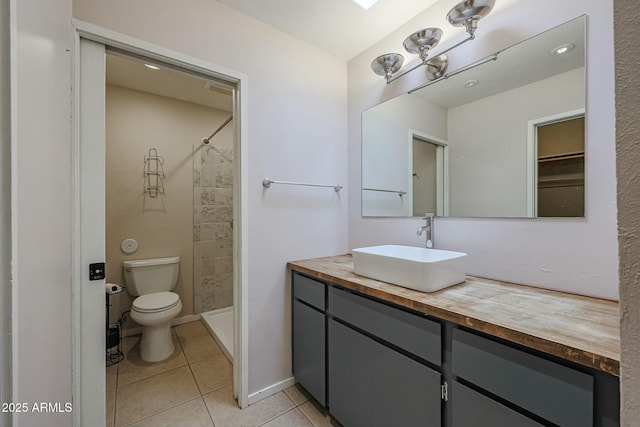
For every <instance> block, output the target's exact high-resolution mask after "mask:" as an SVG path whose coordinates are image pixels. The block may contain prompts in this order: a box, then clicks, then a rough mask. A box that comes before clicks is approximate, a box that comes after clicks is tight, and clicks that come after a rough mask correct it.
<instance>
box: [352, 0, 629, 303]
mask: <svg viewBox="0 0 640 427" xmlns="http://www.w3.org/2000/svg"><path fill="white" fill-rule="evenodd" d="M451 5H452V2H450V1H447V2H443V1H440V2H438V3H436V4H435V5H434V6H432V7H431V8H429V9H427V10H426V11H425V12H424V13H423V14H421V15H419V16H418V17H416V18H415V19H413V20H411V21H410V22H409V23H408V24H407V25H405V26H403V27H401V28H400V29H399V30H398V31H396V32H394V33H392V34H391V35H389V36H388V37H386V38H384V39H383V40H382V41H380V42H379V43H376V44H375V45H374V46H372V47H371V48H370V49H367V50H366V51H365V52H363V53H362V54H361V55H359V56H357V57H355V58H354V59H352V60H351V61H349V64H348V82H349V186H350V190H351V191H350V194H351V197H350V199H349V246H350V247H351V248H353V247H360V246H367V245H374V244H381V243H399V244H408V245H414V246H421V245H423V244H424V240H423V239H424V238H419V237H417V236H416V233H415V230H416V228H417V227H418V226H419V225H420V224H421V220H420V219H412V218H394V219H381V218H362V217H361V210H360V203H361V196H360V194H359V191H358V190H359V189H360V187H361V178H360V173H361V168H360V154H361V150H360V137H361V131H360V129H361V123H360V122H361V120H360V113H361V112H362V111H363V110H365V109H367V108H370V107H372V106H373V105H376V104H378V103H380V102H382V101H385V100H387V99H390V98H391V97H393V96H396V95H398V94H400V93H402V92H406V91H407V90H409V89H411V88H412V87H415V86H417V85H418V84H419V83H422V82H423V81H424V77H423V73H421V72H414V73H412V74H410V75H408V76H405V77H403V78H402V79H400V80H398V81H396V82H394V83H392V84H391V85H388V86H387V85H385V83H384V80H383V79H381V78H380V77H379V76H376V75H375V74H374V73H373V72H371V69H370V63H371V60H372V59H373V58H375V57H376V56H378V55H380V54H381V53H385V52H393V51H400V50H401V49H402V41H403V40H404V38H405V37H406V36H407V35H408V34H411V33H412V32H413V31H415V30H416V29H418V28H423V27H425V26H440V27H441V28H443V29H444V31H445V40H443V41H442V42H441V46H440V47H436V48H435V49H434V54H435V53H437V52H438V51H439V50H440V49H444V48H446V47H447V46H449V45H451V44H452V43H454V42H456V41H458V40H461V39H462V38H464V34H463V30H461V29H455V28H452V27H451V26H450V25H449V24H447V23H446V21H445V16H446V14H447V12H448V10H449V9H450V8H451ZM612 5H613V2H612V0H605V1H603V0H590V1H583V0H566V1H563V2H557V1H553V0H519V1H517V0H513V1H504V2H500V3H498V4H497V5H496V9H495V10H494V11H493V12H492V13H491V14H490V15H489V16H488V17H487V18H485V19H484V20H483V21H481V22H480V25H479V29H478V31H477V32H476V40H474V41H472V42H469V43H467V44H465V45H463V46H462V47H460V48H459V49H456V50H454V51H452V52H451V53H450V55H449V56H450V60H451V63H450V69H451V70H455V69H457V68H459V67H460V66H462V65H463V64H465V63H468V62H473V61H474V60H477V59H480V58H482V57H484V56H486V55H488V54H490V53H492V52H494V51H496V50H499V49H501V48H504V47H507V46H509V45H511V44H513V43H515V42H517V41H520V40H523V39H525V38H528V37H531V36H533V35H535V34H538V33H540V32H542V31H545V30H547V29H549V28H551V27H553V26H556V25H560V24H562V23H564V22H566V21H568V20H570V19H573V18H575V17H577V16H579V15H581V14H587V15H588V25H587V26H588V31H587V33H588V34H587V40H588V52H587V55H586V56H587V102H586V109H587V116H588V118H587V125H586V139H587V140H586V151H587V153H589V154H588V156H587V159H586V170H587V177H586V183H585V188H586V216H587V217H586V219H583V220H557V219H555V220H554V219H537V220H514V219H512V220H504V219H454V218H446V219H436V221H435V229H436V232H435V235H436V239H435V240H436V241H435V243H436V246H437V247H440V248H443V249H455V250H460V251H463V252H467V253H468V254H469V256H468V257H467V261H466V263H465V265H464V268H465V270H466V271H467V272H468V273H470V274H474V275H478V276H483V277H490V278H495V279H501V280H508V281H513V282H518V283H526V284H531V285H535V286H540V287H545V288H551V289H559V290H563V291H567V292H575V293H580V294H586V295H594V296H600V297H604V298H610V299H617V298H618V287H617V280H618V272H617V260H618V249H617V241H616V199H615V189H616V181H615V136H614V135H615V134H614V121H615V117H614V111H615V110H614V70H613V67H612V66H611V64H612V63H613V49H612V47H613V19H612V17H613V9H612ZM550 10H552V11H553V13H549V11H550ZM414 62H415V60H413V61H412V60H411V59H409V60H408V64H407V66H411V65H413V64H414Z"/></svg>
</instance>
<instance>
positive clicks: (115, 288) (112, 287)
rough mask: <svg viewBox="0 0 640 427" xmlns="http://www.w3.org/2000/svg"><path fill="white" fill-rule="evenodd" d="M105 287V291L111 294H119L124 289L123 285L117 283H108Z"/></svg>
mask: <svg viewBox="0 0 640 427" xmlns="http://www.w3.org/2000/svg"><path fill="white" fill-rule="evenodd" d="M104 287H105V292H106V293H108V294H109V295H113V294H119V293H120V292H122V291H123V290H124V288H123V287H122V286H120V285H116V284H115V283H107V284H106V285H104Z"/></svg>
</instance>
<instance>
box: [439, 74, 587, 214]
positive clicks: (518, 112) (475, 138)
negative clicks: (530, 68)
mask: <svg viewBox="0 0 640 427" xmlns="http://www.w3.org/2000/svg"><path fill="white" fill-rule="evenodd" d="M554 93H556V94H559V96H557V97H550V96H549V94H554ZM584 98H585V94H584V68H578V69H575V70H572V71H569V72H566V73H562V74H559V75H557V76H554V77H551V78H548V79H544V80H540V81H538V82H535V83H531V84H528V85H525V86H522V87H519V88H516V89H512V90H508V91H505V92H501V93H499V94H496V95H493V96H489V97H486V98H482V99H480V100H478V101H475V102H470V103H468V104H464V105H461V106H458V107H455V108H451V109H449V111H448V116H447V119H448V126H447V135H448V142H449V146H450V149H451V151H450V155H451V157H450V158H451V169H450V172H451V187H450V188H451V195H450V197H451V205H450V211H449V213H450V214H451V216H481V217H490V216H493V217H525V216H527V167H526V165H527V163H528V160H527V135H528V122H529V120H533V119H540V118H543V117H549V116H551V115H554V114H559V113H566V112H568V111H573V110H577V109H579V108H584ZM514 107H515V108H514ZM587 155H589V154H587Z"/></svg>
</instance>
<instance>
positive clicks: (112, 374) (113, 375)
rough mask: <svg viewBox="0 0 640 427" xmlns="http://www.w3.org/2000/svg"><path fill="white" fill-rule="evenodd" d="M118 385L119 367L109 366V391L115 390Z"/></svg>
mask: <svg viewBox="0 0 640 427" xmlns="http://www.w3.org/2000/svg"><path fill="white" fill-rule="evenodd" d="M117 384H118V365H111V366H107V391H109V390H114V389H115V388H116V385H117Z"/></svg>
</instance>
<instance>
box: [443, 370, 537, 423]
mask: <svg viewBox="0 0 640 427" xmlns="http://www.w3.org/2000/svg"><path fill="white" fill-rule="evenodd" d="M451 399H452V406H453V409H452V411H451V413H452V415H451V416H452V417H453V423H452V424H453V427H478V426H491V427H543V425H542V424H539V423H537V422H535V421H533V420H532V419H530V418H527V417H526V416H524V415H522V414H520V413H518V412H516V411H514V410H512V409H510V408H507V407H506V406H504V405H502V404H500V403H498V402H496V401H495V400H492V399H490V398H488V397H487V396H485V395H483V394H480V393H478V392H476V391H474V390H471V389H470V388H468V387H465V386H464V385H462V384H460V383H458V382H456V381H454V382H453V389H452V390H451Z"/></svg>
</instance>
